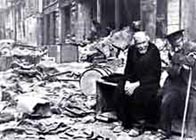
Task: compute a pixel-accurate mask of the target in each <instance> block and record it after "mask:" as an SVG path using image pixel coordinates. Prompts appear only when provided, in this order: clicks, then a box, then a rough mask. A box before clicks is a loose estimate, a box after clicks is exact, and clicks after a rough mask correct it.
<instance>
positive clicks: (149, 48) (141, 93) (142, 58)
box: [115, 31, 161, 136]
mask: <svg viewBox="0 0 196 140" xmlns="http://www.w3.org/2000/svg"><path fill="white" fill-rule="evenodd" d="M133 39H134V45H132V46H129V50H128V56H127V63H126V67H125V74H124V76H125V78H124V82H123V83H119V86H118V88H117V90H116V93H115V96H116V97H115V98H116V103H117V105H116V108H117V114H118V117H119V119H120V120H122V122H123V125H124V127H125V128H128V129H130V128H131V130H130V131H129V135H130V136H137V135H139V134H141V132H142V130H143V128H144V125H145V124H146V122H153V121H155V118H156V117H155V112H156V110H157V108H156V107H157V106H156V103H155V102H154V101H155V100H156V95H157V91H158V89H159V81H160V75H161V59H160V53H159V50H158V49H157V47H156V46H155V45H154V44H152V43H151V42H150V41H149V37H148V36H147V35H146V33H145V32H143V31H138V32H136V33H135V34H134V35H133ZM153 103H155V104H153Z"/></svg>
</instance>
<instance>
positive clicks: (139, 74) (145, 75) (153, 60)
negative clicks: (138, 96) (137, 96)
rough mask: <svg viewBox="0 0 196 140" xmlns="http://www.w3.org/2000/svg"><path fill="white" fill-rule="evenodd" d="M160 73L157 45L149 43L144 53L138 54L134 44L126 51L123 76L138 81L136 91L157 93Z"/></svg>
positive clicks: (131, 80)
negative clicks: (138, 84)
mask: <svg viewBox="0 0 196 140" xmlns="http://www.w3.org/2000/svg"><path fill="white" fill-rule="evenodd" d="M160 75H161V59H160V53H159V50H158V49H157V47H156V46H155V45H154V44H152V43H149V46H148V50H147V53H146V54H140V53H139V52H138V50H137V48H136V47H135V46H131V47H130V48H129V51H128V57H127V63H126V67H125V77H126V79H127V80H129V81H130V82H136V81H139V82H140V86H139V87H138V88H137V89H136V91H137V92H141V93H146V92H151V93H153V92H154V93H153V94H156V93H157V89H158V88H159V81H160Z"/></svg>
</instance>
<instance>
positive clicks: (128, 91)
mask: <svg viewBox="0 0 196 140" xmlns="http://www.w3.org/2000/svg"><path fill="white" fill-rule="evenodd" d="M139 86H140V82H139V81H138V82H134V83H131V82H129V81H126V82H125V94H127V95H129V96H131V95H132V94H133V92H134V90H135V89H136V88H137V87H139Z"/></svg>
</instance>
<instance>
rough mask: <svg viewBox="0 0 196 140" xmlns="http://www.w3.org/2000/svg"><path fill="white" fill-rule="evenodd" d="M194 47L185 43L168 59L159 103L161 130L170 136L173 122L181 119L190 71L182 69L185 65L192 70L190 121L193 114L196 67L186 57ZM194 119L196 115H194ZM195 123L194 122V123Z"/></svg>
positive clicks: (195, 92)
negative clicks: (165, 77) (169, 63)
mask: <svg viewBox="0 0 196 140" xmlns="http://www.w3.org/2000/svg"><path fill="white" fill-rule="evenodd" d="M195 49H196V48H195V46H192V45H191V44H190V43H189V42H186V43H185V44H184V46H183V49H182V50H181V51H180V52H177V53H175V54H174V55H173V56H171V57H170V59H171V66H170V67H169V68H168V74H169V76H168V77H167V79H166V81H165V83H164V86H163V88H162V93H161V95H162V103H161V128H162V129H163V130H165V131H166V132H167V135H170V134H171V127H172V121H173V120H181V121H182V117H183V111H184V105H185V99H186V93H187V86H188V78H189V73H190V70H189V69H186V68H184V67H183V65H187V66H189V67H191V68H192V72H193V74H192V77H191V78H192V82H191V89H190V102H189V115H188V118H189V119H191V118H192V117H193V116H192V115H193V114H195V111H194V107H196V104H195V103H194V102H195V101H194V100H195V99H196V98H195V97H194V96H196V65H195V59H194V58H193V57H192V56H188V54H189V53H191V52H195ZM195 117H196V115H195ZM195 123H196V122H195Z"/></svg>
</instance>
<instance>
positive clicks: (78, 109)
mask: <svg viewBox="0 0 196 140" xmlns="http://www.w3.org/2000/svg"><path fill="white" fill-rule="evenodd" d="M128 38H130V34H128V28H125V29H123V30H122V31H119V32H115V33H113V34H111V35H109V36H108V37H106V38H103V40H100V41H98V42H94V43H92V44H88V45H87V46H85V47H83V48H80V51H81V53H82V58H81V60H82V61H84V62H80V63H66V64H60V65H59V64H56V63H55V62H53V61H50V60H49V59H48V58H47V56H46V55H45V54H46V53H47V51H46V50H44V49H43V50H37V49H32V48H31V49H29V48H28V49H27V48H15V50H14V49H13V50H14V51H13V52H12V53H9V54H11V57H13V61H12V63H11V67H10V68H9V69H8V70H6V71H1V72H0V87H1V88H0V100H1V102H0V132H1V133H0V139H2V140H3V139H5V140H6V139H9V140H12V139H20V140H21V139H32V140H36V139H46V140H47V139H55V140H58V139H68V140H70V139H78V140H81V139H88V140H90V139H91V140H95V139H103V140H104V139H111V140H116V139H122V140H126V139H133V140H134V139H135V140H140V139H145V140H148V139H149V140H155V135H154V134H153V133H152V132H145V133H144V135H141V136H140V137H138V138H131V137H129V135H128V131H127V130H124V129H123V128H122V126H121V122H118V120H117V118H115V115H111V114H107V113H105V114H100V115H99V116H98V115H97V113H96V96H94V95H87V94H84V93H83V92H82V91H81V88H80V85H79V84H80V83H79V82H80V78H81V75H82V74H83V73H84V72H85V71H86V70H88V69H92V68H94V67H98V65H97V64H96V63H89V62H88V60H87V58H89V57H88V56H89V54H90V55H91V54H94V52H95V51H96V53H97V52H99V53H100V52H101V54H103V56H104V58H105V60H106V61H104V65H103V66H106V67H109V68H111V67H122V66H123V63H122V61H121V59H123V58H125V54H126V52H125V51H124V50H125V49H126V48H125V47H126V46H127V44H128V42H129V39H128ZM122 40H123V41H124V42H122ZM116 46H118V48H117V47H116ZM119 52H120V53H119ZM121 53H122V57H121ZM4 54H6V53H4ZM91 56H92V55H91ZM83 58H85V59H83ZM114 58H115V59H114ZM93 59H94V58H93ZM94 60H96V59H94ZM102 60H103V59H102ZM114 60H115V61H114ZM85 61H87V62H85ZM124 61H125V60H124ZM92 62H95V61H92ZM100 66H102V65H100V64H99V67H100ZM100 68H102V67H100Z"/></svg>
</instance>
